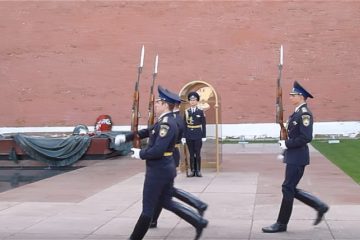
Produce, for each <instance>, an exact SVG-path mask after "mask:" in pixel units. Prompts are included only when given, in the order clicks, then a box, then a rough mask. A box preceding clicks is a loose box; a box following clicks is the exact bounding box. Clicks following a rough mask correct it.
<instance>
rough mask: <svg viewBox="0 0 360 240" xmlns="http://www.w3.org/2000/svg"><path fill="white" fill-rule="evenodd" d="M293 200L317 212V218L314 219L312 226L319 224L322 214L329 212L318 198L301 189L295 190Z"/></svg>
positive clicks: (327, 207) (326, 206)
mask: <svg viewBox="0 0 360 240" xmlns="http://www.w3.org/2000/svg"><path fill="white" fill-rule="evenodd" d="M295 198H296V199H298V200H299V201H301V202H303V203H305V204H306V205H308V206H310V207H312V208H314V209H315V210H316V211H317V217H316V219H315V222H314V225H317V224H319V223H320V222H321V220H322V218H323V216H324V214H325V213H326V212H327V211H328V210H329V206H328V205H326V204H325V203H324V202H322V201H321V200H320V199H319V198H317V197H315V196H314V195H312V194H311V193H308V192H305V191H303V190H301V189H296V191H295Z"/></svg>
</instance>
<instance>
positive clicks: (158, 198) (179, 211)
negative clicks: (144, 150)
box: [130, 176, 205, 240]
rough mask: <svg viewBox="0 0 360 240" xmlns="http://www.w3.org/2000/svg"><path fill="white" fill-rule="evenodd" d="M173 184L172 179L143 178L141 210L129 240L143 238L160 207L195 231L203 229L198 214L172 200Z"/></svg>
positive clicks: (201, 220)
mask: <svg viewBox="0 0 360 240" xmlns="http://www.w3.org/2000/svg"><path fill="white" fill-rule="evenodd" d="M173 184H174V182H173V179H171V180H166V179H154V178H152V177H147V176H146V177H145V182H144V189H143V209H142V212H141V215H140V217H139V219H138V221H137V223H136V225H135V227H134V230H133V232H132V234H131V236H130V240H141V239H143V238H144V236H145V234H146V232H147V231H148V229H149V226H150V223H151V219H152V218H153V216H154V214H155V209H156V208H157V207H161V206H162V207H163V208H165V209H166V210H169V211H171V212H173V213H175V214H176V215H178V216H179V217H180V218H182V219H184V220H185V221H186V222H188V223H190V224H191V225H193V226H194V227H195V228H196V229H198V228H200V227H203V225H204V224H205V223H204V220H203V219H202V217H201V216H200V215H199V214H198V213H196V212H195V211H193V210H192V209H189V208H187V207H185V206H184V205H183V204H181V203H178V202H176V201H173V200H172V195H173V191H174V188H173Z"/></svg>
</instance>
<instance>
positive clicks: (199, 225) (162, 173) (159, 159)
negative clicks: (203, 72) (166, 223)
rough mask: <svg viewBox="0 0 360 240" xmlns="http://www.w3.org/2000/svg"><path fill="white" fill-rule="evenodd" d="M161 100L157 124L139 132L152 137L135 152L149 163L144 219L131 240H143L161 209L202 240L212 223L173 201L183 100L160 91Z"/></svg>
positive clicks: (127, 138)
mask: <svg viewBox="0 0 360 240" xmlns="http://www.w3.org/2000/svg"><path fill="white" fill-rule="evenodd" d="M158 92H159V98H158V99H157V100H156V102H155V113H156V115H157V116H158V119H157V122H156V123H155V124H154V126H152V127H151V128H149V129H143V130H140V131H138V133H137V134H138V135H139V136H140V138H146V137H149V143H148V146H147V147H146V148H144V149H138V148H132V149H131V150H132V151H133V152H134V154H133V155H132V156H131V157H133V158H137V159H144V160H146V173H145V181H144V187H143V201H142V203H143V206H142V212H141V215H140V217H139V219H138V221H137V223H136V225H135V227H134V230H133V232H132V234H131V236H130V238H129V239H130V240H141V239H143V237H144V236H145V234H146V232H147V231H148V229H149V226H150V223H151V219H152V218H153V216H154V211H155V208H156V207H157V206H162V207H164V208H165V209H167V210H169V211H171V212H173V213H175V214H176V215H178V216H179V217H181V218H182V219H184V220H185V221H187V222H188V223H190V224H191V225H193V226H194V227H195V229H196V236H195V240H197V239H199V238H200V236H201V234H202V231H203V229H204V228H205V227H206V226H207V224H208V221H207V220H205V219H203V218H202V217H201V216H200V215H199V214H198V213H196V212H195V211H192V210H191V209H189V208H187V207H185V206H184V205H182V204H181V203H179V202H175V201H173V200H172V195H173V185H174V178H175V176H176V167H175V161H174V159H173V151H174V147H175V142H176V136H177V131H178V130H177V124H176V122H175V120H174V118H173V113H172V110H173V108H174V104H175V103H176V102H177V101H178V99H179V97H178V96H177V95H176V94H173V93H171V92H169V91H168V90H166V89H164V88H162V87H160V86H159V87H158ZM133 138H134V133H131V134H128V135H122V134H120V135H118V136H116V138H115V143H116V144H119V143H121V142H125V141H131V140H132V139H133Z"/></svg>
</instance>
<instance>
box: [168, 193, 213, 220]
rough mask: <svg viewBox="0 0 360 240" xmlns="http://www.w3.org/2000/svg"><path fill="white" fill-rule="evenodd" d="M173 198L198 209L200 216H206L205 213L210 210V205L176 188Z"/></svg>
mask: <svg viewBox="0 0 360 240" xmlns="http://www.w3.org/2000/svg"><path fill="white" fill-rule="evenodd" d="M173 197H175V198H177V199H179V200H181V201H183V202H184V203H186V204H188V205H190V206H191V207H193V208H195V209H197V211H198V213H199V214H200V216H203V215H204V212H205V211H206V209H207V208H208V205H207V204H206V203H204V202H203V201H201V200H200V199H199V198H198V197H196V196H195V195H193V194H191V193H188V192H186V191H184V190H182V189H178V188H174V195H173Z"/></svg>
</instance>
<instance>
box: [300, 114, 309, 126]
mask: <svg viewBox="0 0 360 240" xmlns="http://www.w3.org/2000/svg"><path fill="white" fill-rule="evenodd" d="M301 117H302V123H303V125H304V126H305V127H307V126H309V125H310V115H302V116H301Z"/></svg>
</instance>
